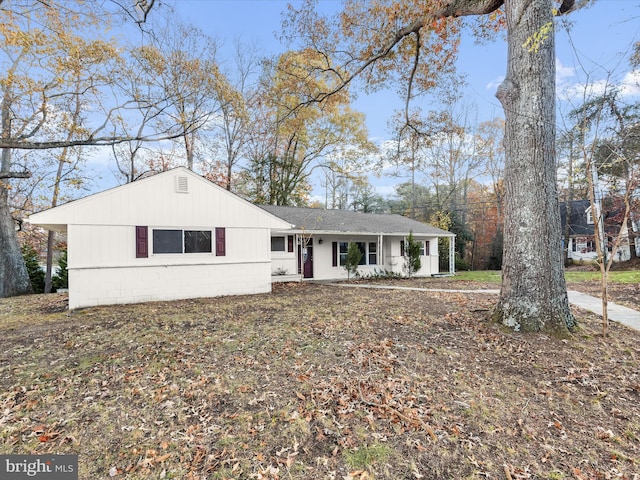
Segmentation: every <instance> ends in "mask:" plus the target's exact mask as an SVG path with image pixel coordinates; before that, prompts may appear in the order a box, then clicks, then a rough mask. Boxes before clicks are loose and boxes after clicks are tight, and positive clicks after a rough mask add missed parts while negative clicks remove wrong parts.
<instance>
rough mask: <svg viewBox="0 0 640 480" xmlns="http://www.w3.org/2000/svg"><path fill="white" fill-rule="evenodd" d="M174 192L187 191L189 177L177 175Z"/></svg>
mask: <svg viewBox="0 0 640 480" xmlns="http://www.w3.org/2000/svg"><path fill="white" fill-rule="evenodd" d="M176 192H178V193H189V178H188V177H182V176H178V177H176Z"/></svg>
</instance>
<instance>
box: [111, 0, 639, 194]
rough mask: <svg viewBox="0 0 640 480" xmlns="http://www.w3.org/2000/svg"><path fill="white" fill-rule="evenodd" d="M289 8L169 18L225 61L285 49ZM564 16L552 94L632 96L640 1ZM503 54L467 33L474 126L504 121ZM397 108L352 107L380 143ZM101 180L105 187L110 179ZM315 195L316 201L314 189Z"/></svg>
mask: <svg viewBox="0 0 640 480" xmlns="http://www.w3.org/2000/svg"><path fill="white" fill-rule="evenodd" d="M287 3H288V2H287V1H284V0H175V14H176V17H178V18H179V19H181V20H182V21H183V22H184V23H191V24H194V25H196V26H198V27H199V28H200V29H201V30H203V31H204V32H205V33H206V34H208V35H210V36H212V37H215V38H217V39H218V41H220V42H222V44H223V47H222V49H221V52H220V53H221V59H223V60H224V59H225V57H229V56H231V55H232V54H233V42H234V40H236V39H239V40H241V41H242V42H243V43H254V44H255V45H256V46H257V47H258V48H259V49H260V50H261V52H260V53H262V54H264V55H276V54H278V53H280V52H282V51H284V49H285V46H283V45H282V44H280V42H279V41H278V40H277V39H276V34H277V32H279V31H280V22H281V12H283V11H284V10H285V9H286V7H287ZM293 3H294V4H295V3H296V2H293ZM319 4H320V7H321V8H322V9H323V10H326V11H332V10H336V11H337V10H339V9H340V7H341V2H340V1H339V0H319ZM565 18H566V21H568V22H571V23H572V25H573V26H572V28H571V30H570V33H569V34H567V32H566V31H565V28H563V27H562V23H560V24H559V27H558V28H557V30H556V52H557V61H556V65H557V85H558V87H557V89H558V93H559V94H561V93H562V94H563V96H564V98H568V97H567V96H566V95H569V96H570V95H571V92H574V93H576V92H580V91H582V88H583V87H582V85H584V84H585V83H586V82H587V81H589V82H592V83H596V84H597V83H598V82H599V81H602V79H604V78H606V77H607V76H609V77H610V79H611V81H613V82H617V83H620V84H622V83H623V82H627V85H628V86H627V89H628V90H629V92H632V93H634V94H635V95H636V96H638V95H639V94H640V86H639V83H640V75H639V74H638V72H635V73H634V72H631V71H630V67H629V63H628V57H629V54H630V51H631V45H632V44H633V43H634V42H637V41H639V40H640V1H636V0H598V1H596V2H595V4H594V5H592V6H590V7H588V8H584V9H582V10H579V11H577V12H573V13H572V14H570V15H569V16H567V17H565ZM506 52H507V48H506V41H505V40H504V38H502V37H500V38H498V39H497V40H495V41H493V42H490V43H486V44H483V45H477V44H476V43H475V41H474V39H473V38H472V37H470V36H469V37H465V38H464V39H463V42H462V45H461V48H460V54H459V61H458V69H459V71H460V72H463V73H465V74H466V76H467V82H468V86H467V87H466V88H465V94H464V100H463V102H464V103H465V104H471V105H475V108H476V109H477V116H478V121H483V120H488V119H492V118H495V117H502V116H503V113H502V108H501V106H500V104H499V102H498V100H497V99H496V98H495V91H496V88H497V86H498V85H499V84H500V82H501V80H502V78H503V76H504V74H505V72H506V55H507V53H506ZM587 79H588V80H587ZM564 92H568V93H566V94H565V93H564ZM402 106H403V99H402V98H399V97H398V96H397V95H396V94H395V92H393V91H384V92H380V93H376V94H374V95H364V94H359V96H358V98H357V100H356V102H355V108H356V109H357V110H359V111H361V112H363V113H365V115H366V119H367V120H366V121H367V127H368V129H369V136H370V138H371V139H372V140H373V141H375V142H376V143H378V144H380V143H382V142H383V141H384V140H385V139H388V138H389V137H390V136H391V134H390V133H389V131H388V128H387V120H388V118H389V117H390V116H391V114H392V113H393V111H394V110H397V109H399V108H402ZM419 106H420V107H421V108H422V110H423V111H428V110H429V109H430V108H431V107H430V105H429V100H428V99H425V100H423V103H421V104H419ZM107 175H108V174H107ZM105 177H106V176H105ZM105 177H103V180H104V181H106V183H110V182H111V181H115V179H110V178H109V179H108V178H105ZM399 181H401V180H398V179H397V178H388V177H387V178H385V177H383V178H379V179H373V178H372V183H374V185H375V186H376V188H377V189H378V191H379V193H382V194H388V193H392V191H393V185H394V184H395V183H397V182H399ZM314 193H315V194H316V195H318V196H321V192H320V191H319V189H318V188H316V190H314Z"/></svg>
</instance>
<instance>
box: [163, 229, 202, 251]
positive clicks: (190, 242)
mask: <svg viewBox="0 0 640 480" xmlns="http://www.w3.org/2000/svg"><path fill="white" fill-rule="evenodd" d="M153 253H211V230H160V229H157V230H153Z"/></svg>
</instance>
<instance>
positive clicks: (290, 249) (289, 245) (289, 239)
mask: <svg viewBox="0 0 640 480" xmlns="http://www.w3.org/2000/svg"><path fill="white" fill-rule="evenodd" d="M287 251H288V252H289V253H291V252H293V235H289V236H287Z"/></svg>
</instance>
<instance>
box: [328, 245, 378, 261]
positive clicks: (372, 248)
mask: <svg viewBox="0 0 640 480" xmlns="http://www.w3.org/2000/svg"><path fill="white" fill-rule="evenodd" d="M356 245H357V246H358V249H359V250H360V253H361V254H362V256H361V257H360V263H359V265H377V264H378V244H377V243H375V242H369V243H367V242H356ZM348 251H349V242H339V244H338V252H337V253H338V265H340V266H344V265H345V263H347V252H348ZM334 266H337V265H334Z"/></svg>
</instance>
